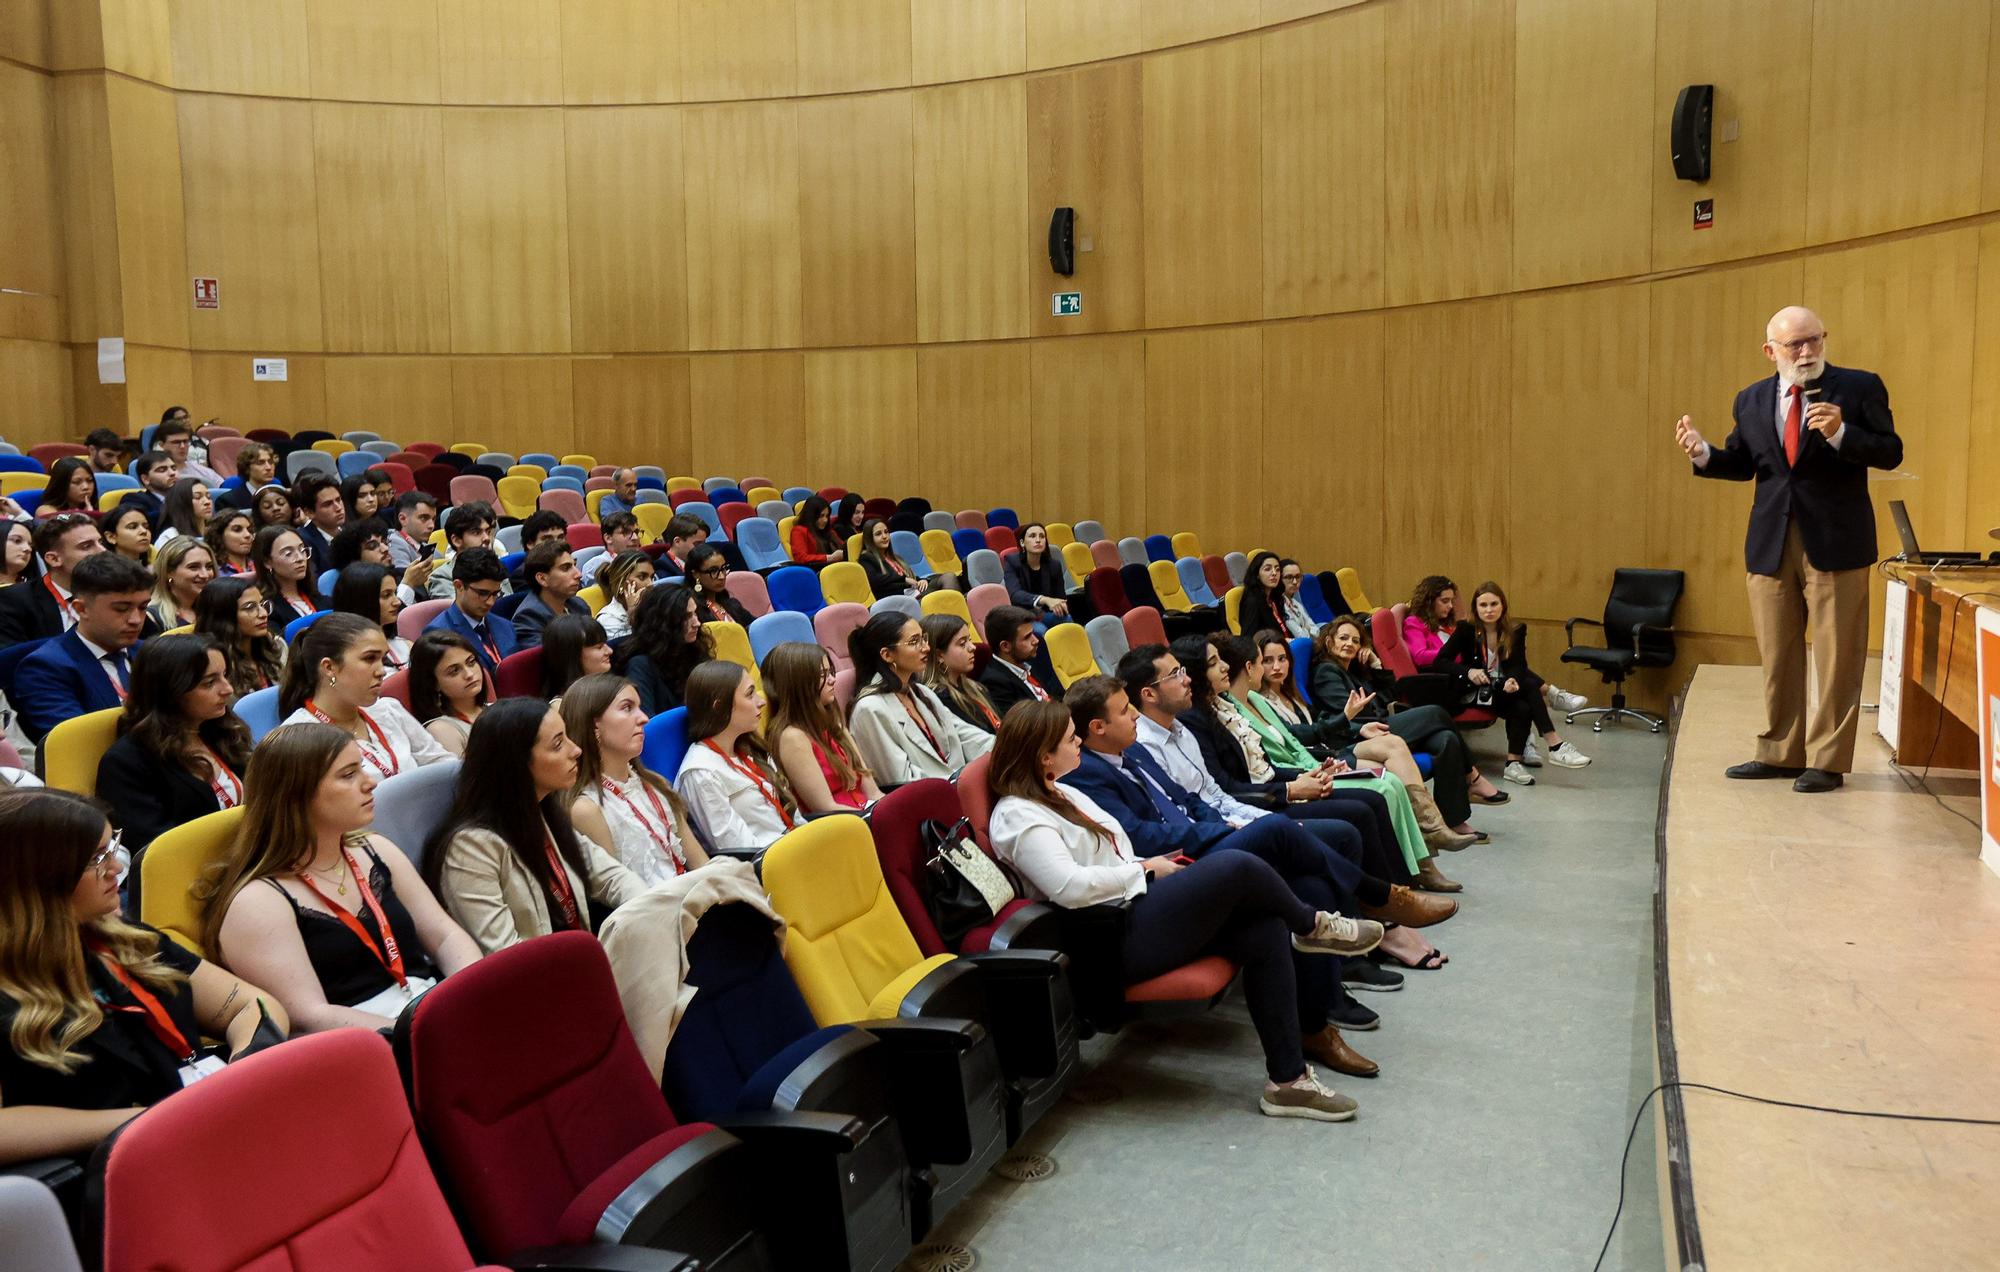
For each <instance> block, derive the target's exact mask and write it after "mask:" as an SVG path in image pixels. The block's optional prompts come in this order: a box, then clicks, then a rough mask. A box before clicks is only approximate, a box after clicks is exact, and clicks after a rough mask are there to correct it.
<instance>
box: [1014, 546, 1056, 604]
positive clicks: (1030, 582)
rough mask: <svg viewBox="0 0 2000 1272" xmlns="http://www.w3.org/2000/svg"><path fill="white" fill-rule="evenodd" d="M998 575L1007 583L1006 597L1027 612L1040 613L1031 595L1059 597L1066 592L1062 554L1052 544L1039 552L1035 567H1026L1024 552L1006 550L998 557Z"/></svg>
mask: <svg viewBox="0 0 2000 1272" xmlns="http://www.w3.org/2000/svg"><path fill="white" fill-rule="evenodd" d="M1000 577H1001V578H1002V579H1003V580H1004V581H1005V582H1006V585H1007V599H1008V600H1009V601H1011V602H1012V603H1014V604H1015V605H1018V606H1020V607H1021V608H1022V609H1024V610H1028V611H1029V612H1031V613H1035V614H1039V613H1041V612H1042V611H1041V607H1040V606H1038V605H1036V604H1035V598H1037V597H1047V598H1048V599H1050V600H1052V601H1060V600H1063V599H1065V598H1066V597H1067V596H1068V593H1069V589H1068V588H1067V587H1066V586H1065V584H1066V582H1067V579H1066V578H1065V577H1064V575H1063V567H1062V558H1061V557H1060V556H1058V555H1057V554H1056V550H1055V549H1054V548H1047V549H1044V550H1043V552H1042V566H1041V568H1040V569H1038V570H1031V569H1029V568H1028V554H1027V553H1025V552H1010V553H1008V554H1007V555H1006V556H1003V557H1001V558H1000Z"/></svg>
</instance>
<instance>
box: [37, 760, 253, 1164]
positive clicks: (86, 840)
mask: <svg viewBox="0 0 2000 1272" xmlns="http://www.w3.org/2000/svg"><path fill="white" fill-rule="evenodd" d="M0 841H4V842H5V843H6V844H7V850H6V851H5V852H0V1027H4V1029H5V1031H6V1034H7V1042H8V1046H7V1048H6V1050H4V1051H0V1091H4V1092H5V1093H6V1107H4V1108H0V1165H6V1164H11V1163H15V1162H22V1161H28V1160H30V1159H32V1158H36V1157H50V1156H57V1155H62V1156H71V1155H75V1156H81V1155H83V1154H85V1153H88V1152H89V1151H90V1150H91V1149H92V1148H93V1147H95V1146H96V1144H97V1143H98V1141H100V1140H102V1139H103V1138H104V1137H105V1136H106V1135H109V1134H110V1133H111V1132H113V1131H115V1130H117V1129H118V1128H119V1127H120V1126H123V1125H124V1124H125V1123H126V1122H127V1121H130V1120H131V1119H132V1118H133V1117H134V1116H135V1115H136V1114H138V1113H139V1112H141V1111H142V1110H143V1109H144V1108H145V1107H146V1106H148V1105H150V1104H155V1103H158V1102H159V1101H160V1100H163V1099H166V1098H167V1097H168V1096H170V1095H172V1094H173V1093H174V1092H176V1091H178V1090H180V1089H181V1087H182V1085H183V1084H184V1079H183V1076H182V1075H183V1070H184V1069H189V1068H192V1069H195V1070H198V1071H200V1073H201V1074H203V1075H204V1076H205V1075H206V1073H208V1072H210V1071H212V1070H214V1069H215V1068H216V1067H217V1063H218V1061H219V1059H220V1057H219V1056H217V1055H214V1054H213V1053H211V1052H210V1051H208V1050H207V1049H205V1048H204V1047H203V1045H202V1039H203V1038H204V1037H205V1036H206V1037H212V1038H221V1039H223V1040H224V1042H225V1048H224V1050H225V1051H226V1053H227V1054H231V1055H233V1054H235V1053H236V1052H238V1051H241V1050H242V1049H243V1048H244V1047H245V1046H247V1045H249V1043H250V1040H251V1035H252V1034H253V1033H255V1031H256V1029H257V1025H258V1022H259V1021H260V1020H261V1019H262V1017H263V1014H268V1015H269V1017H270V1019H271V1021H272V1023H273V1024H274V1025H276V1026H277V1028H278V1029H279V1031H280V1032H283V1031H284V1030H285V1029H287V1028H288V1027H289V1025H290V1022H289V1020H288V1019H287V1017H286V1015H285V1013H284V1009H283V1008H282V1007H279V1006H278V1005H277V1004H276V1003H275V1002H274V1001H273V1000H272V999H271V996H270V995H269V994H267V993H265V992H264V991H263V990H261V989H259V988H258V987H257V986H255V985H253V984H250V983H249V982H247V981H244V980H242V979H240V978H238V977H236V976H234V975H232V974H230V973H229V972H228V971H225V970H224V969H223V968H221V967H218V966H217V965H215V964H214V963H209V962H206V961H204V960H202V959H201V958H199V957H197V956H195V955H193V954H190V953H188V952H187V951H186V950H184V949H182V948H181V947H180V946H178V945H176V944H174V943H173V942H172V941H171V940H169V939H168V938H167V937H165V936H164V935H162V934H161V933H159V932H157V931H155V930H154V929H152V928H149V927H146V926H144V925H143V924H138V923H128V922H126V921H125V920H124V919H122V918H120V917H119V914H118V878H119V875H120V874H121V873H122V872H123V871H124V870H125V869H126V868H127V866H128V865H129V864H130V859H129V858H128V857H127V856H126V854H125V849H124V846H123V845H122V844H120V843H119V841H118V837H117V836H116V835H114V834H113V833H112V831H111V826H110V823H108V822H107V821H106V820H105V818H104V814H103V813H101V812H99V811H98V810H97V808H96V807H95V806H94V805H93V804H92V803H91V802H90V801H88V800H86V799H84V798H83V797H82V796H79V795H72V794H70V793H68V792H67V791H55V790H10V791H0ZM260 1007H261V1009H262V1010H261V1012H260Z"/></svg>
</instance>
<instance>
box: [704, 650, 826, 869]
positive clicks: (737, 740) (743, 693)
mask: <svg viewBox="0 0 2000 1272" xmlns="http://www.w3.org/2000/svg"><path fill="white" fill-rule="evenodd" d="M686 703H687V713H688V715H687V738H688V749H687V755H686V756H684V757H683V758H682V759H681V771H680V776H679V777H677V778H676V779H674V786H675V787H676V788H677V789H678V790H679V791H680V793H681V798H682V799H683V800H684V801H686V803H687V810H688V812H689V813H690V814H691V815H692V816H693V817H694V820H695V823H696V824H697V825H699V826H700V827H701V830H702V833H703V834H705V835H707V836H708V842H709V844H710V845H711V846H713V847H714V848H716V849H717V850H723V849H731V848H768V847H769V846H770V845H771V844H773V843H775V842H776V841H777V839H778V837H779V836H780V835H783V834H784V833H785V832H786V831H788V830H790V829H792V828H793V827H794V826H796V825H798V823H799V821H800V820H801V815H800V813H799V806H798V801H797V800H796V799H795V798H794V797H793V795H792V787H791V783H789V782H787V781H786V780H785V775H784V773H783V772H782V771H781V770H780V769H779V768H778V766H777V764H776V763H775V762H773V760H772V759H771V753H770V752H769V751H768V750H766V749H765V747H764V740H763V739H762V738H761V737H759V736H758V732H757V730H758V723H759V721H760V720H761V719H762V718H763V712H764V695H763V694H761V693H758V692H757V685H756V683H755V682H754V681H752V680H751V679H750V673H749V672H747V671H745V670H743V668H741V667H739V666H737V665H736V664H735V663H733V662H724V661H722V660H720V659H713V660H711V661H709V662H705V663H702V664H701V665H700V666H698V667H696V668H695V669H694V671H693V672H691V673H689V675H688V681H687V695H686Z"/></svg>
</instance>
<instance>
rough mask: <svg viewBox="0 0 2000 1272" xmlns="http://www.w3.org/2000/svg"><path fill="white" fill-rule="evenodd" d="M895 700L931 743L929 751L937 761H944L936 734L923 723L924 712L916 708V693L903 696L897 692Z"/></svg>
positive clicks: (941, 762) (942, 750)
mask: <svg viewBox="0 0 2000 1272" xmlns="http://www.w3.org/2000/svg"><path fill="white" fill-rule="evenodd" d="M896 701H898V702H900V703H902V704H903V710H904V711H906V712H908V713H909V717H910V719H911V721H913V722H914V723H915V724H916V726H917V727H918V728H919V729H922V730H923V731H924V741H926V742H928V743H930V744H931V753H932V754H933V755H935V756H937V758H938V763H940V764H943V763H945V762H946V761H945V758H944V748H943V747H941V746H939V745H938V740H937V734H935V733H932V732H931V726H930V725H928V724H926V723H924V713H923V712H921V711H919V710H917V699H916V695H914V694H912V695H911V696H909V697H907V698H905V697H904V696H903V695H902V694H897V695H896Z"/></svg>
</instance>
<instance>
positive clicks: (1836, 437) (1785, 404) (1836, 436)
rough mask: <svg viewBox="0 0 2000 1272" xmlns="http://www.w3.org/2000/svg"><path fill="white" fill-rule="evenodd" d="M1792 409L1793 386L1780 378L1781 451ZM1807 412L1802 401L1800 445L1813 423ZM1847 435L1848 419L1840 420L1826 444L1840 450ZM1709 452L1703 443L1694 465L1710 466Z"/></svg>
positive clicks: (1778, 420) (1777, 415) (1776, 418)
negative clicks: (1807, 417) (1809, 420)
mask: <svg viewBox="0 0 2000 1272" xmlns="http://www.w3.org/2000/svg"><path fill="white" fill-rule="evenodd" d="M1791 410H1792V394H1791V387H1790V386H1789V385H1787V384H1786V383H1785V382H1784V381H1783V380H1782V379H1780V380H1779V381H1778V404H1777V407H1776V409H1775V413H1774V416H1773V421H1774V423H1775V424H1776V425H1777V429H1778V449H1779V450H1781V451H1782V450H1783V449H1785V417H1786V416H1787V415H1789V414H1791ZM1805 413H1806V404H1805V403H1803V402H1801V403H1800V404H1799V445H1801V446H1804V445H1805V441H1806V430H1807V429H1808V428H1810V427H1811V425H1809V424H1807V423H1806V418H1805ZM1846 436H1847V421H1846V420H1844V419H1843V420H1842V421H1841V422H1840V427H1839V428H1836V429H1834V430H1833V432H1831V433H1829V434H1828V435H1827V439H1826V444H1827V445H1828V446H1831V447H1833V448H1834V449H1835V450H1839V449H1840V439H1841V438H1843V437H1846ZM1709 453H1710V451H1709V445H1708V443H1707V442H1703V443H1702V444H1701V453H1700V454H1698V455H1696V456H1695V457H1694V466H1695V467H1696V468H1706V467H1708V456H1709Z"/></svg>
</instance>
